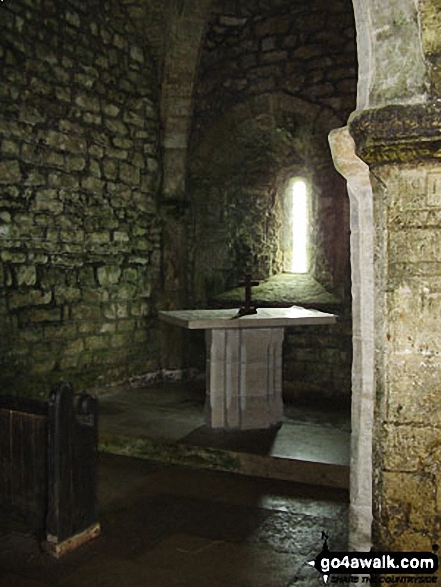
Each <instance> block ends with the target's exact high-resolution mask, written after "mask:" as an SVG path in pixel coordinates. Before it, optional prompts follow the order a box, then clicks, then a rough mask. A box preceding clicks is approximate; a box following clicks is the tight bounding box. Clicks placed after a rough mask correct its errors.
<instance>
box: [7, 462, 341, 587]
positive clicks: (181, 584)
mask: <svg viewBox="0 0 441 587" xmlns="http://www.w3.org/2000/svg"><path fill="white" fill-rule="evenodd" d="M99 503H100V512H101V513H100V520H101V523H102V535H101V537H99V538H98V539H96V540H95V541H93V542H91V543H89V544H87V545H85V546H83V547H81V548H80V549H78V550H77V551H75V552H73V553H71V554H68V555H66V556H65V557H64V558H63V559H61V560H59V561H56V560H54V559H52V558H50V557H49V555H46V554H43V553H42V552H40V550H39V548H38V546H37V543H36V541H35V539H34V538H33V537H29V536H28V537H26V536H23V535H19V534H12V535H3V536H2V535H1V533H0V584H1V585H2V586H3V585H5V586H8V587H9V586H11V587H12V586H14V587H55V586H57V587H84V586H85V585H87V586H88V587H225V586H227V585H228V586H229V587H294V586H301V587H312V586H314V587H315V586H317V585H319V584H320V583H321V581H322V579H321V578H320V576H319V575H318V574H317V572H316V571H315V570H314V569H312V568H311V567H309V566H308V565H307V564H306V563H307V562H308V561H309V560H311V558H314V557H315V555H316V554H318V552H319V551H320V549H321V546H322V543H321V533H322V531H325V532H327V533H328V534H329V535H330V548H331V550H344V549H345V548H346V542H347V523H346V517H347V492H345V491H342V490H336V489H324V488H317V487H309V486H306V485H298V484H294V483H287V482H280V481H272V480H270V479H256V478H248V477H244V476H237V475H232V474H226V473H218V472H213V471H200V470H199V471H197V470H191V469H181V468H177V467H167V466H164V465H161V464H153V463H151V462H147V461H142V460H139V459H133V458H124V457H115V456H110V455H101V456H100V465H99Z"/></svg>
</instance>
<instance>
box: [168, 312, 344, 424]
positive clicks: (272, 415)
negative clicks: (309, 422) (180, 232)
mask: <svg viewBox="0 0 441 587" xmlns="http://www.w3.org/2000/svg"><path fill="white" fill-rule="evenodd" d="M238 312H239V310H238V309H227V310H173V311H169V312H159V318H160V319H161V320H163V321H165V322H168V323H169V324H173V325H175V326H180V327H182V328H188V329H192V330H196V329H204V330H205V331H206V334H205V340H206V347H207V399H206V403H205V416H206V422H207V425H209V426H210V427H212V428H222V429H236V430H249V429H256V428H258V429H265V428H270V427H272V426H277V425H280V424H281V422H282V420H283V400H282V343H283V337H284V329H285V327H287V326H304V325H311V326H312V325H315V324H333V323H334V322H336V320H337V316H335V314H327V313H325V312H320V311H318V310H307V309H305V308H301V307H299V306H292V307H290V308H258V310H257V314H250V315H245V316H239V315H238Z"/></svg>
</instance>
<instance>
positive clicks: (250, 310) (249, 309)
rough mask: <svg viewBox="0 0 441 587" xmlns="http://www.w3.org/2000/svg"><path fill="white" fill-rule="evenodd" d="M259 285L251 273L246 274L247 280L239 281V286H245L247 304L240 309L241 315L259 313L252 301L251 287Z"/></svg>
mask: <svg viewBox="0 0 441 587" xmlns="http://www.w3.org/2000/svg"><path fill="white" fill-rule="evenodd" d="M256 285H259V282H258V281H253V280H252V279H251V275H246V276H245V281H241V282H240V283H239V287H244V288H245V305H243V306H241V307H240V309H239V316H248V315H249V314H257V308H256V306H255V305H253V303H252V299H251V288H252V287H254V286H256Z"/></svg>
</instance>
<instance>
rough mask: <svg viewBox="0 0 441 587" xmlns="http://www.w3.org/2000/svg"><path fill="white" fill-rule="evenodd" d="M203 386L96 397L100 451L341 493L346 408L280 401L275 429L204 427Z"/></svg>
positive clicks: (328, 403) (345, 481) (159, 387)
mask: <svg viewBox="0 0 441 587" xmlns="http://www.w3.org/2000/svg"><path fill="white" fill-rule="evenodd" d="M204 401H205V387H204V384H203V382H202V383H197V382H196V383H174V384H168V385H157V386H154V387H149V388H145V389H136V390H135V389H133V390H127V389H121V390H117V391H116V392H115V391H114V392H111V393H108V394H106V395H104V396H101V397H100V448H101V450H103V451H107V452H112V453H115V454H122V455H129V456H138V457H144V458H147V459H153V460H159V461H164V462H168V463H173V464H178V465H187V466H193V467H198V468H199V467H204V468H209V469H214V470H221V471H228V472H235V473H243V474H247V475H255V476H258V477H270V478H273V479H281V480H288V481H297V482H303V483H310V484H316V485H325V486H331V487H340V488H347V487H348V482H349V442H350V413H349V406H348V405H347V404H346V405H341V404H338V403H337V402H335V401H331V400H327V401H326V400H323V399H321V400H320V401H319V400H317V399H316V398H314V397H310V398H309V399H308V400H305V399H302V400H300V399H292V400H291V401H290V402H285V417H284V422H283V425H282V427H281V428H279V429H273V430H268V431H240V432H232V431H229V432H222V431H215V430H211V429H210V428H208V427H207V426H205V425H204V413H203V409H204Z"/></svg>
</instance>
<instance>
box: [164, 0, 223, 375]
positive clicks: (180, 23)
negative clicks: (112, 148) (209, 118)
mask: <svg viewBox="0 0 441 587" xmlns="http://www.w3.org/2000/svg"><path fill="white" fill-rule="evenodd" d="M210 6H211V0H182V1H181V2H178V3H176V6H175V10H174V11H173V13H171V14H170V21H171V24H170V26H169V31H168V38H167V43H166V55H165V59H164V69H163V74H162V78H163V79H162V88H161V120H162V127H163V140H162V146H163V160H164V173H163V188H162V189H163V199H162V208H161V209H162V219H163V224H162V226H163V259H162V261H163V294H164V295H163V300H162V304H161V309H163V310H173V309H180V308H185V307H186V304H187V298H188V246H187V225H188V214H187V206H188V198H187V194H186V179H187V149H188V141H189V133H190V125H191V119H192V113H193V104H192V99H193V87H194V82H195V78H196V70H197V64H198V55H199V49H200V44H201V41H202V38H203V34H204V31H205V24H206V20H207V18H208V14H209V10H210ZM161 328H162V330H163V337H162V340H163V345H162V346H163V348H162V358H163V365H164V366H165V368H166V369H171V370H179V369H181V368H182V367H183V366H185V358H184V354H185V336H186V333H185V331H183V330H180V331H177V330H176V329H174V330H171V329H170V328H169V327H168V326H167V325H161Z"/></svg>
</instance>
